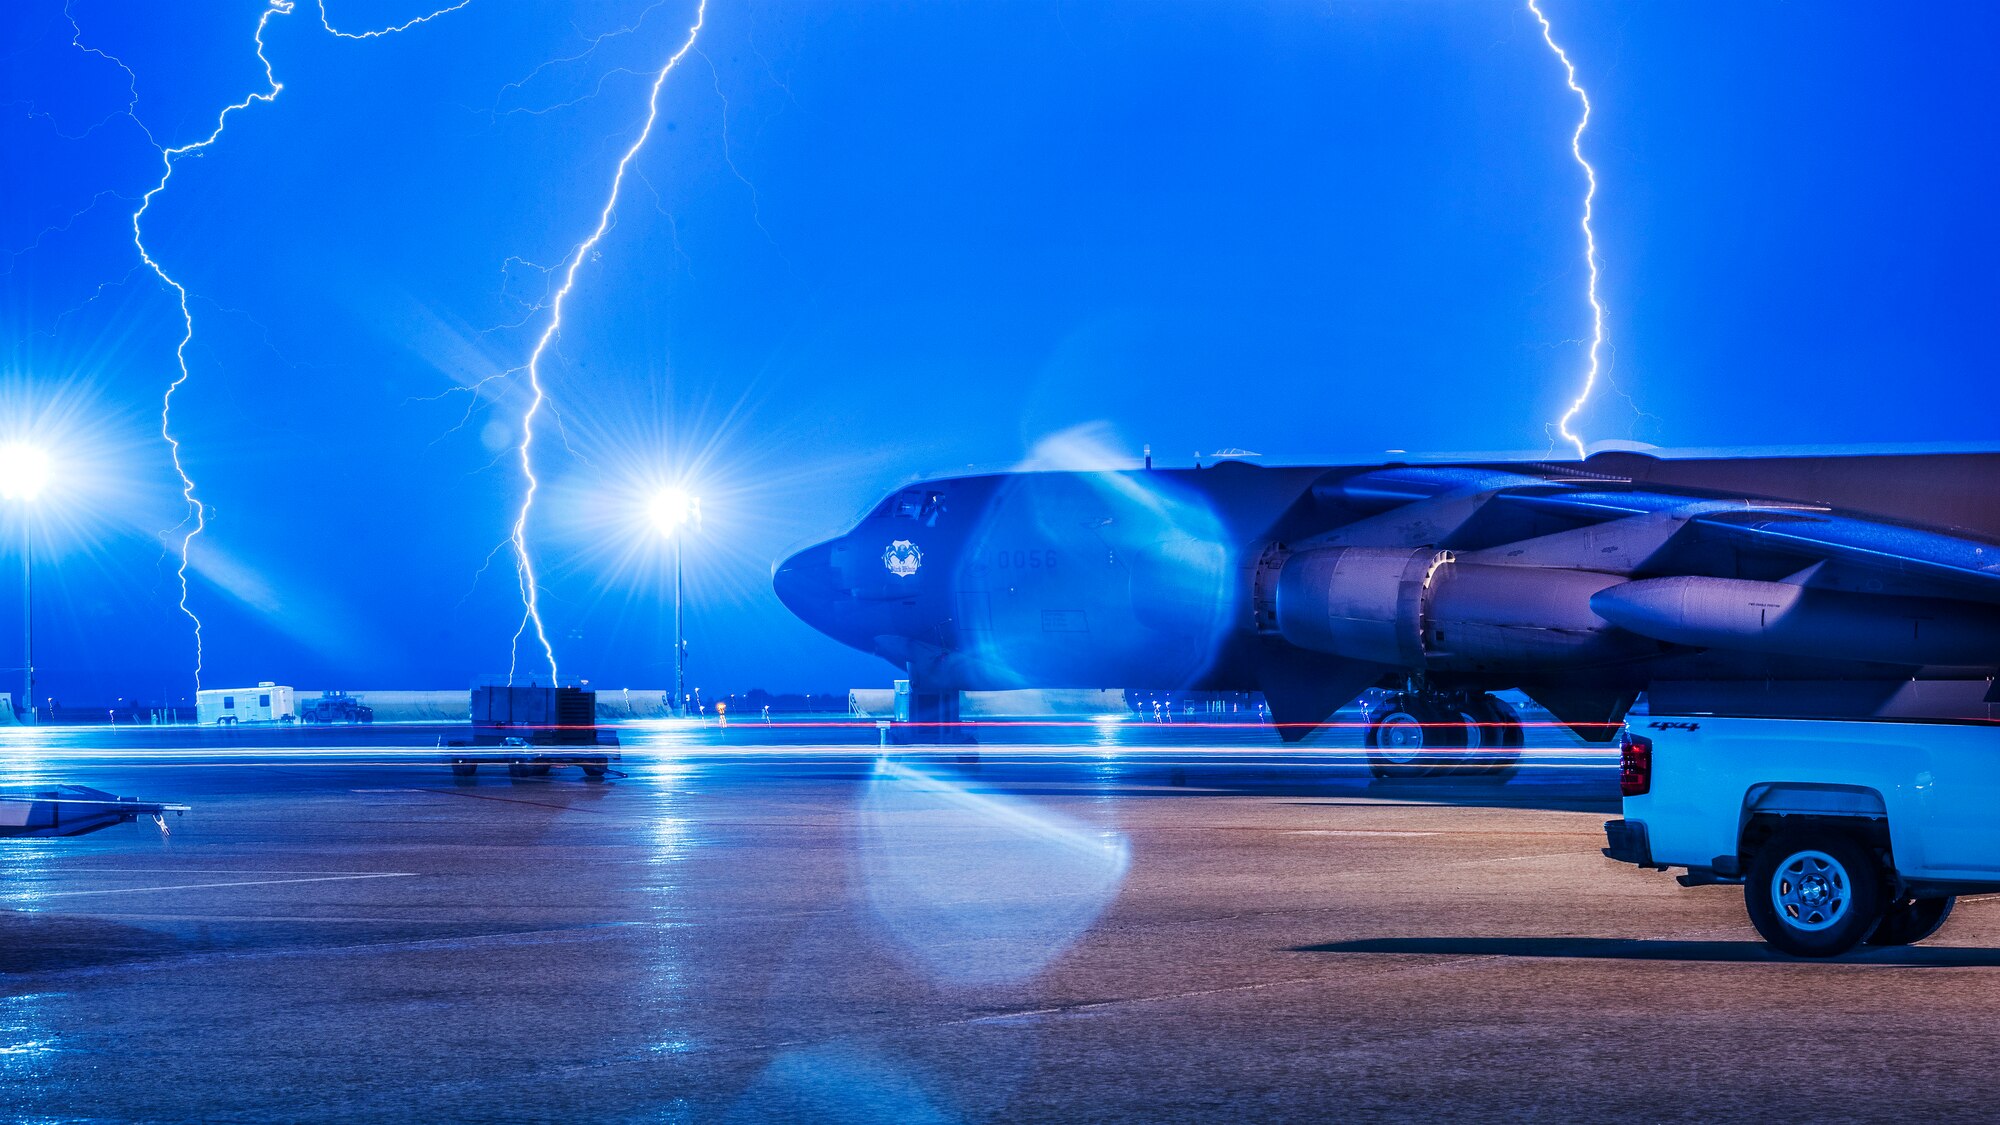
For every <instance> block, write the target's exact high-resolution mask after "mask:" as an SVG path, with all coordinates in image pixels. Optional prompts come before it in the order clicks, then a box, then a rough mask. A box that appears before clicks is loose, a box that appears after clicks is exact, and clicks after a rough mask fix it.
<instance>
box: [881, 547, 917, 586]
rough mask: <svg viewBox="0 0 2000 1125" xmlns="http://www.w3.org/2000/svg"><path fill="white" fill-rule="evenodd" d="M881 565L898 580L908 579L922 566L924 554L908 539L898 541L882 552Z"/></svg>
mask: <svg viewBox="0 0 2000 1125" xmlns="http://www.w3.org/2000/svg"><path fill="white" fill-rule="evenodd" d="M882 565H883V566H885V567H887V568H889V573H890V574H893V575H895V576H896V577H898V578H908V577H910V576H911V575H913V574H915V573H916V572H917V568H918V567H920V566H922V565H924V553H923V552H922V551H919V550H917V545H916V544H915V543H912V542H910V541H909V540H908V539H898V540H896V541H895V542H894V543H891V544H889V546H888V547H887V548H885V549H884V550H883V551H882Z"/></svg>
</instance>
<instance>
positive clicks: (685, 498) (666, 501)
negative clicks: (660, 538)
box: [651, 488, 701, 535]
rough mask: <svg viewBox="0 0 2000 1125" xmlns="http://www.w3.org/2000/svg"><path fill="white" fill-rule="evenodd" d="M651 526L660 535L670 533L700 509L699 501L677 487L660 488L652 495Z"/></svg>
mask: <svg viewBox="0 0 2000 1125" xmlns="http://www.w3.org/2000/svg"><path fill="white" fill-rule="evenodd" d="M651 510H652V514H653V526H654V527H657V528H659V529H660V534H662V535H672V534H674V533H675V532H677V531H679V530H680V529H681V527H682V525H684V524H686V523H687V522H688V521H689V520H691V519H693V518H694V517H695V513H697V512H699V511H701V501H700V500H698V499H696V498H695V497H692V496H689V495H688V494H687V493H685V492H682V491H681V490H680V489H678V488H668V489H663V490H661V491H660V492H659V493H658V494H657V495H655V496H654V497H653V503H652V508H651Z"/></svg>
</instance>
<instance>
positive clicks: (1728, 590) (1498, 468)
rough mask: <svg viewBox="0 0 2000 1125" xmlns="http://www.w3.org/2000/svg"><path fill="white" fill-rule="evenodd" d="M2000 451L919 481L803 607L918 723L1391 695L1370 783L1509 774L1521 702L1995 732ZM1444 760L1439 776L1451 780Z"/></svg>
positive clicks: (1294, 721) (1599, 710) (1594, 734)
mask: <svg viewBox="0 0 2000 1125" xmlns="http://www.w3.org/2000/svg"><path fill="white" fill-rule="evenodd" d="M1996 486H2000V453H1892V454H1855V455H1838V456H1823V455H1795V456H1784V455H1780V456H1767V455H1759V456H1721V457H1717V456H1689V457H1672V456H1656V455H1652V454H1649V453H1642V452H1632V451H1613V452H1605V453H1599V454H1597V455H1594V456H1592V457H1590V458H1589V459H1588V460H1585V461H1580V462H1542V461H1519V462H1507V461H1494V462H1459V463H1443V464H1410V463H1390V464H1382V465H1365V466H1299V467H1262V466H1256V465H1252V464H1248V463H1244V462H1240V461H1237V462H1231V461H1225V462H1223V463H1219V464H1216V465H1213V466H1211V467H1208V468H1200V467H1196V468H1189V469H1164V468H1163V469H1151V468H1147V469H1133V470H1118V471H1099V472H1017V473H1002V474H988V475H979V476H965V477H957V478H952V479H943V480H930V481H922V482H919V483H915V484H912V485H909V486H907V487H905V488H902V489H899V490H898V491H896V492H895V493H893V494H892V495H890V496H889V497H888V498H887V499H885V500H883V501H882V502H881V504H880V505H879V506H877V507H876V508H875V509H874V510H873V511H871V512H870V513H869V514H868V515H867V516H866V517H864V518H863V519H862V520H861V522H860V523H859V525H857V526H856V527H855V528H854V529H853V530H852V531H850V532H848V533H847V534H846V535H843V536H841V537H840V538H837V539H834V540H831V541H829V542H825V543H821V544H818V545H817V546H814V547H810V548H808V549H806V550H804V551H801V552H799V553H798V554H796V555H793V556H792V557H790V558H788V559H786V560H784V561H783V562H781V563H780V564H779V565H778V567H777V568H776V571H775V576H774V581H775V585H776V588H777V592H778V595H779V597H780V598H781V599H782V600H783V601H784V603H785V604H786V605H787V606H788V607H790V608H791V610H792V611H793V612H794V613H796V614H797V615H798V616H799V617H801V618H802V619H804V620H805V621H806V622H807V623H808V624H810V625H812V626H813V627H814V628H816V629H818V630H820V631H821V632H823V633H825V634H827V635H828V636H831V637H833V638H835V639H837V640H839V641H841V642H843V643H845V644H848V645H851V646H853V647H854V648H857V649H861V650H863V651H865V652H871V653H875V654H876V655H879V656H881V657H882V658H883V659H885V660H887V661H889V662H890V663H892V664H894V665H896V666H897V667H898V668H901V669H903V670H905V672H906V673H907V674H908V676H909V677H910V679H911V682H912V687H913V693H914V696H915V698H916V700H917V702H918V713H917V714H915V715H913V716H912V717H913V718H915V719H919V720H921V721H929V722H940V723H949V722H953V721H955V720H956V718H957V714H956V702H957V698H958V697H957V693H958V692H959V691H964V690H993V689H1007V688H1022V687H1046V688H1060V687H1080V688H1127V689H1153V690H1160V689H1171V690H1210V691H1258V692H1262V693H1263V695H1264V697H1265V699H1266V701H1267V703H1268V704H1269V707H1270V711H1271V714H1272V718H1273V721H1274V723H1275V725H1276V727H1277V729H1278V731H1279V732H1280V734H1281V735H1282V737H1284V738H1285V739H1286V740H1296V739H1300V738H1303V737H1306V736H1307V735H1308V734H1310V733H1311V732H1312V731H1313V730H1314V729H1316V728H1317V727H1319V726H1320V725H1322V724H1324V723H1326V722H1327V721H1328V720H1329V718H1330V717H1331V716H1333V715H1334V713H1335V712H1336V711H1337V710H1339V709H1340V708H1341V707H1343V706H1345V705H1346V704H1348V703H1350V702H1352V701H1353V700H1355V699H1356V698H1358V697H1359V696H1361V695H1362V694H1363V693H1365V692H1368V691H1370V689H1385V690H1387V691H1388V692H1389V694H1388V695H1387V697H1386V698H1385V699H1384V700H1383V701H1382V702H1381V703H1380V704H1378V705H1377V706H1375V707H1374V708H1373V709H1372V711H1371V712H1370V717H1369V730H1368V732H1367V733H1368V744H1369V746H1370V747H1371V748H1373V750H1374V751H1375V754H1376V762H1377V765H1378V772H1394V771H1395V770H1398V769H1402V770H1408V771H1415V772H1423V771H1424V769H1425V768H1426V767H1425V763H1426V762H1427V761H1428V762H1435V761H1436V760H1438V755H1439V754H1440V753H1441V752H1443V751H1447V750H1451V751H1459V752H1461V753H1462V752H1463V751H1464V750H1466V749H1467V748H1471V749H1475V750H1476V749H1478V748H1480V747H1485V748H1488V749H1490V750H1493V751H1495V752H1496V753H1497V754H1499V755H1500V757H1502V758H1504V757H1505V751H1506V750H1507V749H1508V748H1511V747H1517V746H1519V745H1520V744H1521V742H1522V735H1521V731H1520V725H1519V721H1518V718H1517V716H1516V714H1515V712H1514V710H1513V709H1512V708H1511V707H1509V706H1508V705H1507V704H1506V703H1505V702H1503V701H1502V700H1500V699H1498V698H1496V697H1495V696H1494V694H1493V693H1495V692H1497V691H1503V690H1507V689H1518V690H1519V691H1521V692H1524V693H1525V694H1527V695H1528V696H1529V697H1530V698H1532V699H1533V700H1534V701H1535V702H1536V703H1538V704H1540V705H1542V706H1543V707H1545V708H1547V709H1548V710H1549V711H1550V712H1551V713H1552V714H1553V715H1554V716H1555V717H1556V718H1557V719H1559V720H1560V721H1562V722H1564V723H1566V724H1569V725H1570V726H1571V727H1573V728H1574V729H1575V730H1576V731H1577V733H1578V734H1580V735H1582V736H1583V737H1585V738H1589V739H1593V740H1604V739H1609V738H1610V737H1612V736H1613V734H1614V733H1615V725H1614V724H1616V723H1617V722H1618V721H1619V720H1620V719H1621V718H1622V717H1623V716H1624V713H1625V711H1626V710H1627V709H1628V708H1629V707H1630V706H1631V705H1632V703H1633V701H1634V699H1635V698H1636V697H1637V696H1638V695H1639V694H1640V693H1641V692H1649V693H1651V695H1650V698H1651V701H1652V703H1653V705H1654V706H1655V707H1656V708H1658V707H1661V706H1665V707H1667V708H1669V709H1671V710H1672V711H1674V712H1675V713H1680V714H1684V713H1687V712H1690V711H1714V710H1728V711H1731V712H1734V713H1738V714H1813V715H1824V716H1829V717H1833V716H1850V715H1851V716H1863V715H1877V716H1895V715H1912V716H1916V715H1923V716H1951V717H1988V718H1991V717H1995V715H1996V714H2000V706H1996V704H2000V694H1996V690H1995V688H1994V676H1995V674H1996V672H2000V488H1996ZM1427 755H1428V757H1427Z"/></svg>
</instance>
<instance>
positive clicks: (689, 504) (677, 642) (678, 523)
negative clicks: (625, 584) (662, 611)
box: [647, 488, 701, 718]
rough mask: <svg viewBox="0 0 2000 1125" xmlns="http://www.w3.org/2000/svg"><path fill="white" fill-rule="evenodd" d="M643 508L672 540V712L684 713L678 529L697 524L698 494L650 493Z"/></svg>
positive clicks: (684, 660) (684, 662)
mask: <svg viewBox="0 0 2000 1125" xmlns="http://www.w3.org/2000/svg"><path fill="white" fill-rule="evenodd" d="M647 512H648V513H649V514H650V515H651V516H652V517H653V526H654V527H657V528H659V529H660V534H662V535H664V536H666V537H667V538H668V539H670V540H672V541H673V544H674V716H675V717H676V718H686V717H687V632H686V629H685V623H684V618H683V615H682V611H681V605H682V603H681V533H682V532H683V531H684V530H686V528H687V526H688V524H690V523H692V524H694V525H695V526H696V527H700V526H701V497H699V496H690V495H688V493H687V492H686V491H685V490H683V489H679V488H667V489H662V490H660V491H659V492H656V493H654V494H653V500H652V503H650V504H648V505H647Z"/></svg>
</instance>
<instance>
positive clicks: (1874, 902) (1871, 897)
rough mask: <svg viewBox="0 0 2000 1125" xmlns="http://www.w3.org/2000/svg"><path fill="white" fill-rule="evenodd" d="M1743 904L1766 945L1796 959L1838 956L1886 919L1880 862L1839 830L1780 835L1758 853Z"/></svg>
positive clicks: (1855, 944)
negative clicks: (1879, 870) (1884, 915)
mask: <svg viewBox="0 0 2000 1125" xmlns="http://www.w3.org/2000/svg"><path fill="white" fill-rule="evenodd" d="M1743 904H1744V906H1745V907H1747V908H1748V909H1749V911H1750V922H1751V924H1752V925H1754V926H1756V927H1757V932H1758V933H1759V934H1762V935H1763V937H1764V940H1765V941H1767V942H1770V943H1771V944H1772V945H1773V946H1776V947H1777V948H1778V949H1780V950H1782V951H1783V952H1786V953H1789V954H1792V955H1793V956H1795V957H1838V956H1839V955H1841V954H1843V953H1845V952H1847V951H1848V950H1850V949H1853V948H1854V947H1855V946H1857V945H1859V944H1861V939H1863V938H1865V937H1867V936H1868V934H1869V932H1870V931H1872V930H1874V929H1875V927H1876V925H1877V924H1878V923H1880V922H1881V921H1882V880H1881V877H1880V876H1879V875H1878V874H1877V873H1876V862H1875V857H1874V856H1873V855H1871V854H1870V853H1869V851H1868V849H1867V848H1865V847H1863V846H1862V845H1861V844H1860V843H1859V842H1858V841H1856V840H1855V839H1854V838H1853V837H1851V836H1846V835H1843V834H1841V833H1838V832H1827V831H1799V830H1791V831H1785V832H1780V833H1778V834H1777V835H1776V836H1774V837H1772V838H1771V840H1770V842H1768V843H1766V844H1765V845H1764V846H1763V847H1762V848H1759V849H1758V851H1757V857H1756V858H1755V859H1754V860H1752V861H1751V864H1750V877H1749V879H1747V880H1745V882H1744V884H1743Z"/></svg>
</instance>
